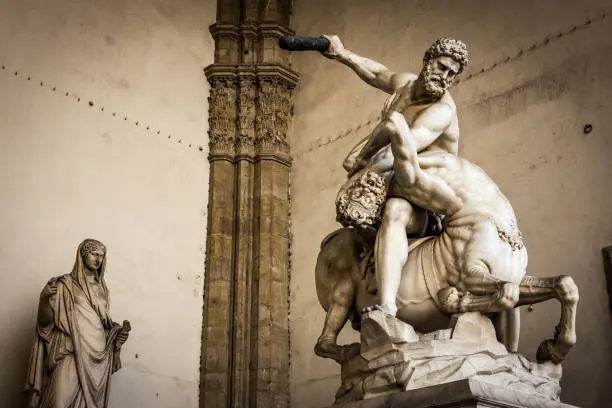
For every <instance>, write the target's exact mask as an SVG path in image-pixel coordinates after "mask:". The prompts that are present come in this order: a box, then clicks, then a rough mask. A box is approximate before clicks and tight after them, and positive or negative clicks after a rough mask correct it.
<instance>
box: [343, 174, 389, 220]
mask: <svg viewBox="0 0 612 408" xmlns="http://www.w3.org/2000/svg"><path fill="white" fill-rule="evenodd" d="M386 197H387V180H386V179H385V178H384V177H383V176H381V175H380V174H378V173H376V172H374V171H371V170H363V171H361V172H359V173H357V174H356V175H355V176H353V177H351V179H349V180H348V181H347V182H346V183H345V184H344V185H343V186H342V188H341V189H340V192H339V193H338V197H337V198H336V220H337V221H338V222H340V223H341V224H342V225H343V226H345V227H354V228H359V229H361V228H376V227H377V226H378V224H379V223H380V219H381V215H382V210H383V207H384V204H385V199H386Z"/></svg>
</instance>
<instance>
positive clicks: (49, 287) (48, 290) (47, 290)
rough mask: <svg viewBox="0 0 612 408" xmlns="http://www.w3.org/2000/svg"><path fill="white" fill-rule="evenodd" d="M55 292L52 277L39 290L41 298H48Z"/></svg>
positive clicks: (54, 282) (54, 283) (55, 284)
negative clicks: (40, 290)
mask: <svg viewBox="0 0 612 408" xmlns="http://www.w3.org/2000/svg"><path fill="white" fill-rule="evenodd" d="M56 293H57V283H56V281H55V278H54V279H51V280H50V281H49V282H48V283H47V284H46V285H45V287H44V288H43V290H42V292H40V298H41V299H48V298H50V297H51V296H53V295H55V294H56Z"/></svg>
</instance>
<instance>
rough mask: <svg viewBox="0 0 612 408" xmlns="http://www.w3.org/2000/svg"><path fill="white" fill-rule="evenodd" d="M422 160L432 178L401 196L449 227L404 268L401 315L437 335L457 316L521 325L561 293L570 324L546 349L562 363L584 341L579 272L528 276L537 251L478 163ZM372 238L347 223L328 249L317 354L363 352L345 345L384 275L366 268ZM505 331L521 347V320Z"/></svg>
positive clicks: (422, 244) (321, 266) (321, 268)
mask: <svg viewBox="0 0 612 408" xmlns="http://www.w3.org/2000/svg"><path fill="white" fill-rule="evenodd" d="M419 164H420V165H421V170H423V172H424V173H426V174H427V177H428V180H425V181H423V180H421V181H419V180H417V182H416V183H415V185H414V186H411V188H405V189H402V190H400V191H399V192H398V190H397V189H395V191H394V193H395V194H398V193H399V194H400V195H401V196H402V197H404V198H406V199H407V200H408V201H410V202H411V203H414V204H415V205H417V206H419V207H421V208H423V209H426V210H429V211H433V212H439V213H442V214H444V215H446V216H447V226H446V228H445V230H444V231H443V232H442V234H441V235H439V236H436V237H427V238H422V239H418V240H416V241H413V242H412V245H411V248H410V250H409V255H408V260H407V262H406V264H405V265H404V266H403V269H402V276H401V283H400V286H399V290H398V293H397V299H396V304H397V308H398V312H397V315H396V317H397V318H398V319H399V320H401V321H403V322H405V323H408V324H410V325H412V326H413V327H414V328H415V329H416V330H418V331H421V332H430V331H434V330H440V329H444V328H446V327H448V323H449V320H450V316H451V315H452V314H454V313H461V312H469V311H479V312H482V313H486V314H499V313H500V312H503V313H506V312H509V313H511V314H512V315H513V316H514V317H515V321H516V319H518V309H515V307H516V306H519V305H521V304H531V303H537V302H540V301H543V300H548V299H550V298H557V299H559V300H560V301H561V302H562V305H563V310H562V321H561V323H560V325H559V326H558V330H557V331H556V333H555V338H554V339H552V340H548V341H547V342H545V343H543V345H542V346H541V350H539V352H538V354H539V356H540V357H541V358H542V359H550V360H553V361H555V362H559V361H561V360H562V359H563V358H564V356H565V354H566V353H567V351H569V348H571V346H573V343H574V342H575V329H574V318H575V308H576V303H577V300H578V294H577V288H576V287H575V284H574V283H573V281H572V280H571V278H569V277H554V278H541V279H540V278H533V277H525V273H526V268H527V261H528V257H527V250H526V248H525V246H524V245H523V242H522V239H521V235H520V232H519V231H518V227H517V223H516V217H515V214H514V211H513V209H512V206H511V205H510V203H509V202H508V200H507V199H506V197H505V196H504V195H503V194H502V193H501V191H500V190H499V188H498V187H497V185H496V184H495V183H494V182H493V181H492V180H491V179H490V178H489V177H488V176H487V175H486V173H485V172H484V171H483V170H481V169H480V168H479V167H478V166H476V165H474V164H472V163H470V162H469V161H467V160H465V159H462V158H458V157H456V156H452V155H445V154H437V155H435V156H424V157H423V158H422V159H421V158H420V160H419ZM419 182H421V183H426V182H435V183H439V184H440V185H441V186H442V187H439V188H448V189H449V190H450V191H452V193H453V194H455V196H456V197H457V202H459V203H461V205H458V206H455V207H454V208H452V209H451V208H448V206H444V205H442V204H441V203H440V202H439V200H436V197H435V196H431V195H428V194H427V191H426V188H425V187H423V186H421V188H419ZM430 190H431V189H430ZM372 241H373V240H372V236H371V233H369V232H364V231H360V230H358V229H353V228H343V229H340V230H338V231H336V232H334V233H332V234H331V235H330V236H328V238H326V239H325V240H324V242H323V244H322V246H321V252H320V254H319V258H318V260H317V266H316V271H315V275H316V282H317V293H318V296H319V300H320V301H321V304H322V305H323V307H324V309H325V310H326V311H327V319H326V324H325V327H324V330H323V333H322V334H321V336H320V337H319V341H318V342H317V346H316V347H315V351H316V352H317V354H319V355H321V356H323V357H330V358H333V359H335V360H336V361H339V362H341V361H344V360H345V359H346V358H348V357H350V355H351V354H352V353H355V352H356V346H355V345H352V346H348V348H347V346H344V347H341V346H338V345H336V343H335V341H336V337H337V335H338V333H339V331H340V329H341V328H342V326H343V325H344V324H345V323H346V321H347V320H348V318H349V317H350V318H352V320H353V327H357V328H358V327H359V324H358V323H359V319H360V316H361V310H362V309H363V308H364V307H366V306H369V305H372V304H375V303H376V288H375V284H373V282H374V283H375V281H374V279H372V278H371V276H370V277H368V273H365V272H367V267H366V265H367V263H368V261H369V258H368V256H372V251H370V252H369V255H366V256H365V257H364V252H367V248H368V246H370V247H371V245H372ZM364 271H365V272H364ZM373 286H374V287H373ZM499 331H500V332H504V333H505V334H506V338H505V339H504V340H505V342H506V344H507V345H509V346H510V348H511V349H512V351H515V349H516V347H517V345H518V323H516V324H515V325H514V327H510V330H502V329H501V328H500V329H499ZM502 337H503V336H502Z"/></svg>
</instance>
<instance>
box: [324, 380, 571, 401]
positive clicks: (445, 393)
mask: <svg viewBox="0 0 612 408" xmlns="http://www.w3.org/2000/svg"><path fill="white" fill-rule="evenodd" d="M332 407H333V408H388V407H393V408H437V407H440V408H442V407H444V408H455V407H461V408H480V407H487V408H489V407H490V408H496V407H500V408H576V407H575V406H573V405H568V404H563V403H561V402H557V401H551V400H549V399H546V398H541V397H537V396H535V395H529V394H525V393H523V392H519V391H515V390H513V389H509V388H504V387H499V386H496V385H491V384H487V383H486V382H483V381H478V380H474V379H465V380H460V381H454V382H450V383H446V384H440V385H434V386H431V387H425V388H419V389H416V390H410V391H405V392H396V393H394V394H389V395H385V396H382V397H375V398H370V399H366V400H362V401H356V402H350V403H347V404H339V405H333V406H332Z"/></svg>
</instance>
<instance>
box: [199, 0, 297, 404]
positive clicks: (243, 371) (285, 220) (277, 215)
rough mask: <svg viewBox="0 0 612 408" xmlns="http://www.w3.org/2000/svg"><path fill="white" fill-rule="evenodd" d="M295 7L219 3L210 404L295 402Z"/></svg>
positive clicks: (211, 73) (208, 299)
mask: <svg viewBox="0 0 612 408" xmlns="http://www.w3.org/2000/svg"><path fill="white" fill-rule="evenodd" d="M290 3H291V2H290V1H286V0H272V1H270V0H243V1H238V0H219V1H218V12H217V19H218V21H217V23H215V24H214V25H213V26H212V27H211V33H212V35H213V37H214V39H215V44H216V49H215V63H214V64H213V65H211V66H208V67H207V68H206V69H205V74H206V77H207V79H208V81H209V82H210V84H211V97H210V100H209V101H210V108H209V110H210V112H209V115H210V116H209V128H210V130H209V135H210V156H209V160H210V165H211V169H210V187H209V188H210V192H209V200H210V201H209V227H208V232H207V234H208V235H207V257H206V273H205V284H204V312H203V334H202V358H201V377H200V406H201V407H206V408H217V407H224V408H225V407H234V408H237V407H241V408H242V407H251V408H254V407H261V408H268V407H287V406H288V405H289V328H288V291H289V265H290V264H289V245H290V239H289V237H290V232H289V177H290V171H291V156H290V149H289V146H290V141H289V135H288V129H289V123H290V120H291V116H292V113H291V110H292V109H291V107H292V103H291V98H292V93H293V90H294V88H295V85H296V83H297V80H298V76H297V74H296V73H295V72H293V71H292V70H291V69H290V68H289V55H288V54H287V53H285V52H284V51H282V50H280V48H278V45H277V44H278V38H279V37H280V36H281V35H285V34H291V33H292V32H291V31H290V30H289V29H288V28H287V27H286V24H287V23H288V21H289V16H290V13H291V7H290ZM237 8H238V9H237Z"/></svg>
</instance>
